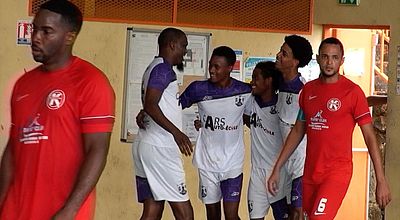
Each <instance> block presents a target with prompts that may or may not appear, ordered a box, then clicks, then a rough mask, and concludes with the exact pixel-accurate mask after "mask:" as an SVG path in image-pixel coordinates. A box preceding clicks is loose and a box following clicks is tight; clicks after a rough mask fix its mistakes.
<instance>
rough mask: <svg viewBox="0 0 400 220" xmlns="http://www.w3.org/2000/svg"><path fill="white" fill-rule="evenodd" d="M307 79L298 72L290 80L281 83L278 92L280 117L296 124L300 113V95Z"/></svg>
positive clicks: (286, 121)
mask: <svg viewBox="0 0 400 220" xmlns="http://www.w3.org/2000/svg"><path fill="white" fill-rule="evenodd" d="M305 82H306V81H305V79H304V78H303V77H302V76H301V75H300V74H298V75H297V76H296V78H294V79H293V80H291V81H289V82H283V83H281V85H280V87H279V94H278V104H277V107H278V114H279V119H280V120H281V121H282V122H284V123H286V124H288V125H294V123H295V122H296V119H297V114H298V113H299V109H300V106H299V95H300V91H301V90H302V89H303V86H304V84H305Z"/></svg>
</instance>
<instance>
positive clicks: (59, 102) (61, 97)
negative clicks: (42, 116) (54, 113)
mask: <svg viewBox="0 0 400 220" xmlns="http://www.w3.org/2000/svg"><path fill="white" fill-rule="evenodd" d="M64 102H65V93H64V92H63V91H62V90H60V89H56V90H53V91H51V92H50V93H49V95H48V96H47V100H46V105H47V108H49V109H51V110H56V109H59V108H61V107H62V106H63V105H64Z"/></svg>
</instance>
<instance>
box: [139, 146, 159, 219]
mask: <svg viewBox="0 0 400 220" xmlns="http://www.w3.org/2000/svg"><path fill="white" fill-rule="evenodd" d="M140 144H141V143H140V141H139V140H138V139H135V141H134V142H133V144H132V156H133V164H134V168H135V174H136V177H135V179H136V191H137V193H136V194H137V199H138V202H140V203H142V204H143V211H142V216H141V218H140V219H142V220H146V219H161V217H162V213H163V211H164V201H155V200H154V198H153V194H152V192H151V189H150V185H149V182H148V180H147V178H146V173H145V170H144V167H143V164H142V161H141V159H140V157H141V156H140V154H139V145H140Z"/></svg>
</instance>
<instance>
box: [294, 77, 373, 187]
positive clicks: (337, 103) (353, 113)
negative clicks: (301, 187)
mask: <svg viewBox="0 0 400 220" xmlns="http://www.w3.org/2000/svg"><path fill="white" fill-rule="evenodd" d="M299 102H300V108H301V109H302V111H303V113H304V117H305V121H306V129H307V131H306V133H307V152H306V161H305V166H304V176H303V181H304V182H305V183H317V184H318V183H321V182H323V180H324V178H325V177H327V176H330V177H332V175H334V174H338V175H339V178H340V175H341V173H342V174H343V175H344V176H346V178H347V177H348V175H350V177H351V173H352V168H353V163H352V135H353V130H354V126H355V124H356V123H358V125H359V126H361V125H364V124H367V123H370V122H371V115H370V112H369V109H368V104H367V100H366V98H365V95H364V93H363V91H362V90H361V88H360V87H359V86H358V85H356V84H355V83H353V82H352V81H350V80H349V79H347V78H346V77H344V76H340V77H339V80H338V82H336V83H333V84H326V83H322V82H321V81H320V80H319V79H316V80H313V81H311V82H309V83H307V84H306V85H305V86H304V88H303V91H302V93H301V95H300V101H299Z"/></svg>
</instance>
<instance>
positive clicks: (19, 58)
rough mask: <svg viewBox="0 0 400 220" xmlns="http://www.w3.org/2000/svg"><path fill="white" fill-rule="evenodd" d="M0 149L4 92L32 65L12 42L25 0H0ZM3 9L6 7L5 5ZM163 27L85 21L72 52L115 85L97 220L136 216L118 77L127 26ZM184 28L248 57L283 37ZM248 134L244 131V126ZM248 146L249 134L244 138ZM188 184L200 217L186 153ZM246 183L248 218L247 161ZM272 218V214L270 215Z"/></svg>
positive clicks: (4, 133)
mask: <svg viewBox="0 0 400 220" xmlns="http://www.w3.org/2000/svg"><path fill="white" fill-rule="evenodd" d="M0 8H1V10H2V11H1V13H0V39H1V40H2V42H3V44H2V45H1V46H0V64H1V69H0V91H1V92H2V93H1V94H2V95H1V97H0V112H1V113H0V125H1V127H0V128H1V129H0V151H2V150H3V148H4V146H5V143H6V141H7V138H8V127H9V125H10V122H9V95H10V93H11V88H12V85H13V83H14V82H15V80H16V79H17V78H18V77H19V76H20V75H21V74H22V73H23V69H24V68H25V69H27V70H29V69H31V68H32V67H34V66H35V65H37V64H35V63H34V62H33V60H32V58H31V55H30V48H29V47H27V46H17V45H16V43H15V41H16V38H15V35H16V21H17V20H20V19H29V20H30V19H31V18H30V17H29V16H28V9H27V8H28V1H27V0H2V1H0ZM5 9H7V10H5ZM130 26H135V27H139V28H153V29H162V28H163V27H157V26H143V25H132V24H119V23H100V22H85V23H84V25H83V28H82V31H81V33H80V35H79V36H78V40H77V42H76V44H75V47H74V48H75V49H74V53H75V54H76V55H78V56H80V57H82V58H84V59H87V60H88V61H90V62H92V63H93V64H95V65H96V66H97V67H99V68H100V69H102V70H103V71H104V72H105V73H106V75H107V76H108V78H109V79H110V82H111V84H112V86H113V88H114V90H115V93H116V97H117V107H116V121H115V126H114V130H113V135H112V138H111V148H110V153H109V156H108V162H107V166H106V168H105V170H104V173H103V175H102V177H101V179H100V181H99V184H98V187H97V195H98V197H97V210H96V219H99V220H103V219H104V220H108V219H139V217H140V214H141V210H142V208H141V205H139V204H138V203H137V202H136V192H135V191H136V190H135V186H134V173H133V167H132V159H131V146H130V144H126V143H122V142H120V133H121V132H120V131H121V110H122V103H121V100H122V95H123V77H124V65H125V44H126V28H127V27H130ZM182 29H183V30H184V31H193V32H212V41H211V44H212V47H215V46H218V45H229V46H231V47H232V48H235V49H242V50H243V51H244V55H245V57H247V56H250V55H251V56H275V54H276V52H277V51H278V50H279V48H280V46H281V44H282V42H283V37H284V36H285V35H286V34H276V33H275V34H268V33H259V32H239V31H222V30H207V29H193V28H182ZM314 33H315V34H314V35H312V36H306V37H307V38H308V39H309V40H310V41H311V43H312V45H313V47H314V48H316V47H317V45H318V43H319V41H320V39H321V33H322V30H321V26H318V25H317V26H314ZM246 136H247V137H248V131H246ZM246 146H249V139H248V138H247V139H246ZM246 151H247V152H246V161H249V160H250V158H249V149H248V148H247V149H246ZM184 162H185V169H186V172H187V180H188V183H187V184H188V189H189V193H190V197H191V198H192V204H193V207H194V210H195V215H196V218H197V219H205V211H204V207H203V205H202V204H201V203H200V202H199V199H197V188H198V181H197V173H196V170H195V169H194V168H193V166H192V165H191V159H190V158H185V159H184ZM245 170H246V171H245V173H246V175H245V182H246V183H245V184H244V186H243V197H242V202H241V206H240V215H241V217H242V218H244V219H246V218H248V217H247V201H246V200H245V198H246V191H247V181H248V176H247V173H248V170H249V164H248V163H247V164H246V166H245ZM163 219H172V215H171V212H170V210H169V207H168V208H166V209H165V215H164V218H163ZM269 219H271V217H269Z"/></svg>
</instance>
